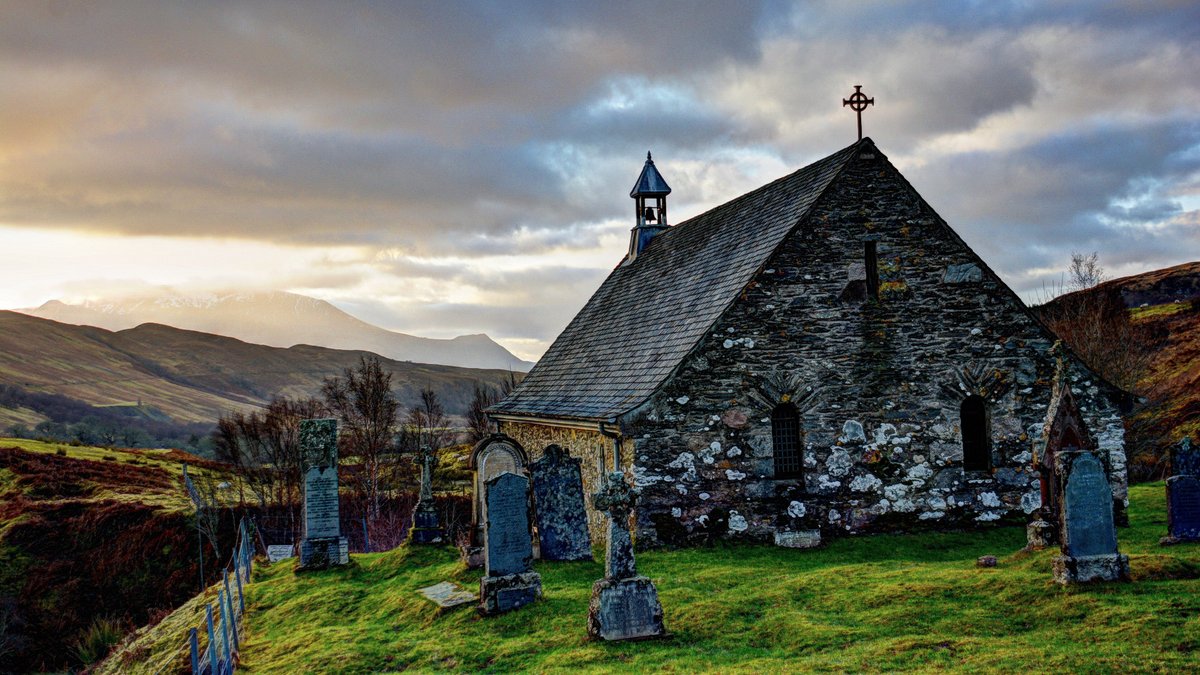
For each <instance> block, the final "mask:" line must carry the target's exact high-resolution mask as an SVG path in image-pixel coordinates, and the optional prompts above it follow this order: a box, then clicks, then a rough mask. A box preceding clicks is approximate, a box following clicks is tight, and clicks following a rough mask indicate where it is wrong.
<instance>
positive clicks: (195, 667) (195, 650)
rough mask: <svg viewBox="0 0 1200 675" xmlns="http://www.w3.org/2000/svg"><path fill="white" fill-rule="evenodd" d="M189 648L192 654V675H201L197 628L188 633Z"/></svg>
mask: <svg viewBox="0 0 1200 675" xmlns="http://www.w3.org/2000/svg"><path fill="white" fill-rule="evenodd" d="M188 646H190V647H191V652H192V675H200V640H199V638H197V637H196V629H195V628H193V629H191V630H189V631H188Z"/></svg>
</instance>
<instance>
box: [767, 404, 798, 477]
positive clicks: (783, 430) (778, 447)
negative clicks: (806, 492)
mask: <svg viewBox="0 0 1200 675" xmlns="http://www.w3.org/2000/svg"><path fill="white" fill-rule="evenodd" d="M771 449H772V454H773V455H774V457H775V477H776V478H799V477H800V476H801V472H802V470H803V465H804V461H803V460H804V453H803V447H802V445H801V439H800V415H799V414H798V413H797V412H796V406H794V405H792V404H791V403H780V404H779V405H778V406H775V409H774V410H772V411H771Z"/></svg>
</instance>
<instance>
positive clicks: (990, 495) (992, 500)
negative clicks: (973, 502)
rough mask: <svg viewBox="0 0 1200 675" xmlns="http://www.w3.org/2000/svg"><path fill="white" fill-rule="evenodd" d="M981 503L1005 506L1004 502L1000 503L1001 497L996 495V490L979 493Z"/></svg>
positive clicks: (993, 506)
mask: <svg viewBox="0 0 1200 675" xmlns="http://www.w3.org/2000/svg"><path fill="white" fill-rule="evenodd" d="M979 503H980V504H983V505H984V506H987V507H990V508H997V507H1000V506H1003V504H1001V503H1000V497H998V496H996V493H995V492H984V493H983V494H981V495H979Z"/></svg>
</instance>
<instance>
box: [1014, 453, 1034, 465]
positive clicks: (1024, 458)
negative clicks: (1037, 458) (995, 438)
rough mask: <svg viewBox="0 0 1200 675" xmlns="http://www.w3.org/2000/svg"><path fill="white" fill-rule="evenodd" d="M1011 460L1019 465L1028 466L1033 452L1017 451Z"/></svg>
mask: <svg viewBox="0 0 1200 675" xmlns="http://www.w3.org/2000/svg"><path fill="white" fill-rule="evenodd" d="M1013 461H1014V462H1016V463H1017V464H1019V465H1021V466H1028V465H1029V462H1031V461H1033V453H1032V452H1029V451H1028V450H1026V451H1025V452H1021V453H1017V454H1016V455H1015V456H1014V457H1013Z"/></svg>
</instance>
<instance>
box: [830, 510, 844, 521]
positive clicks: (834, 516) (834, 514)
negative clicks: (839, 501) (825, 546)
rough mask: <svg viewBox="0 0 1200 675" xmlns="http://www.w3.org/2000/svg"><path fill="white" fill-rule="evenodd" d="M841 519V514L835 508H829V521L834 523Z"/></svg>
mask: <svg viewBox="0 0 1200 675" xmlns="http://www.w3.org/2000/svg"><path fill="white" fill-rule="evenodd" d="M841 519H842V514H840V513H838V512H837V509H829V522H831V523H836V522H837V521H839V520H841Z"/></svg>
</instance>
